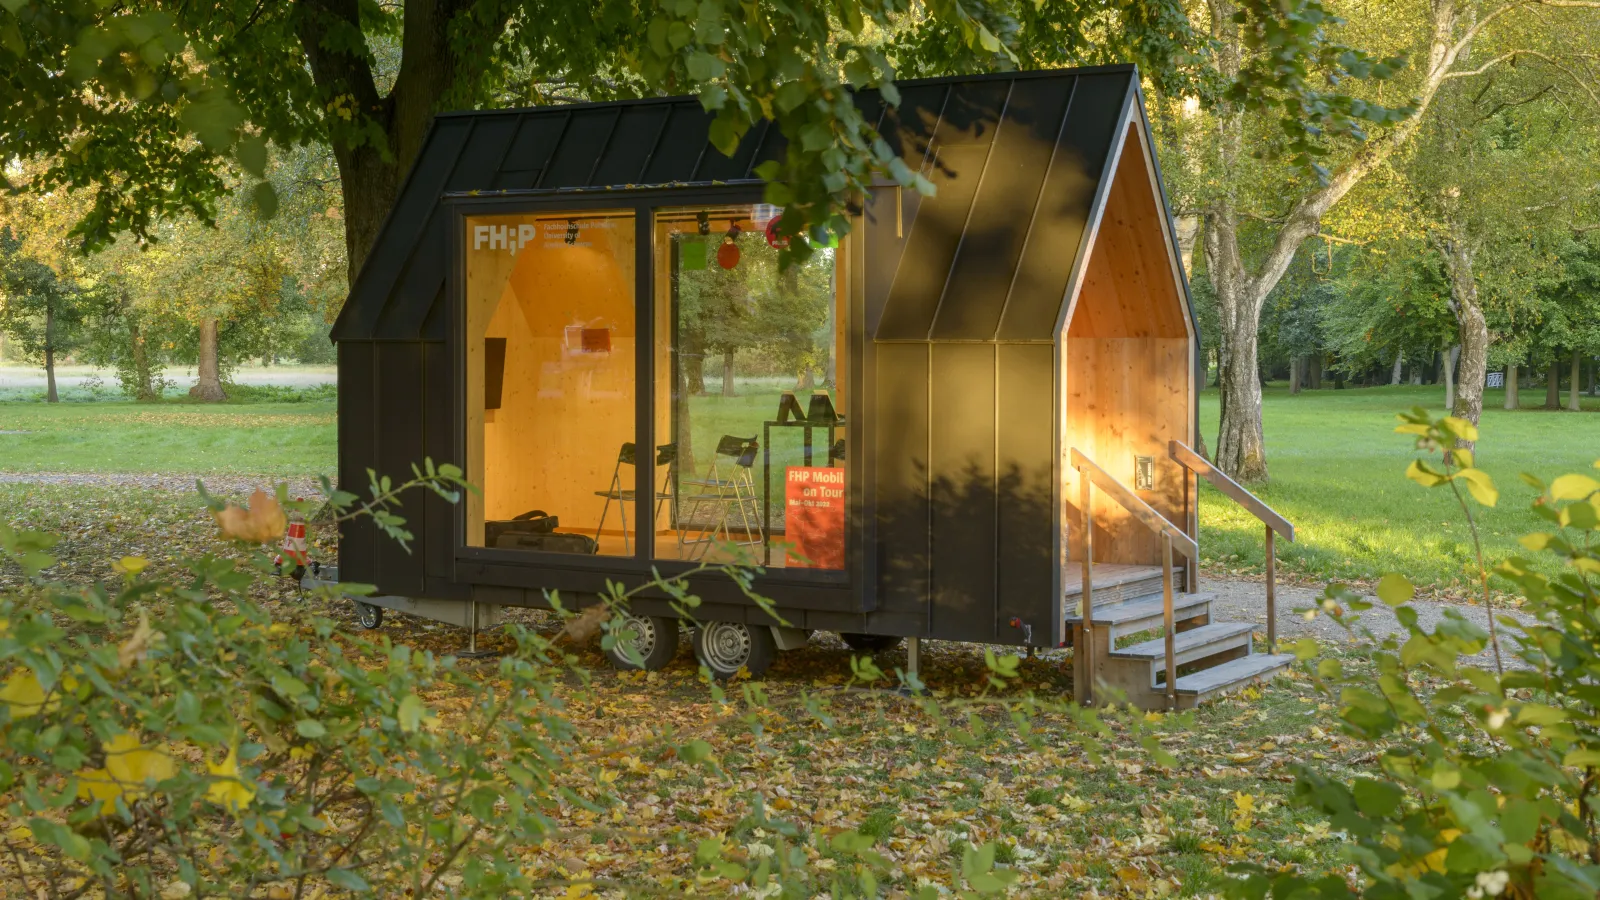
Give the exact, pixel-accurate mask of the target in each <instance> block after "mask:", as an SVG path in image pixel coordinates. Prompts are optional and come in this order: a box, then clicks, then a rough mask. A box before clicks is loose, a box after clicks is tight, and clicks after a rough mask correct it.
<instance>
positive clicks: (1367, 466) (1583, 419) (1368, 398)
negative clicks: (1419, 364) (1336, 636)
mask: <svg viewBox="0 0 1600 900" xmlns="http://www.w3.org/2000/svg"><path fill="white" fill-rule="evenodd" d="M1443 395H1444V391H1443V389H1442V388H1439V387H1434V386H1423V387H1409V386H1403V387H1382V388H1365V389H1360V390H1354V389H1351V390H1343V391H1336V390H1330V389H1324V390H1320V391H1307V392H1304V393H1301V394H1300V395H1298V396H1294V395H1291V394H1289V392H1288V390H1287V388H1286V387H1283V386H1281V385H1272V386H1269V387H1268V388H1267V390H1266V392H1265V396H1264V398H1263V401H1262V403H1263V409H1262V416H1263V420H1264V423H1265V430H1266V438H1267V465H1268V468H1269V469H1270V472H1271V476H1272V479H1271V483H1270V484H1268V485H1266V486H1264V487H1261V488H1259V489H1257V490H1256V493H1257V494H1258V495H1259V496H1260V497H1261V498H1262V499H1263V500H1265V501H1266V502H1267V503H1268V504H1270V505H1271V506H1273V507H1274V508H1275V509H1277V510H1278V511H1279V512H1281V513H1283V514H1284V516H1286V517H1287V518H1288V519H1289V520H1290V521H1292V522H1293V523H1294V524H1295V529H1296V536H1297V540H1296V542H1295V543H1293V544H1288V543H1285V542H1281V541H1280V542H1279V546H1278V553H1279V558H1280V560H1281V564H1280V567H1281V568H1282V569H1285V570H1287V571H1289V572H1290V573H1293V574H1295V575H1298V576H1300V577H1303V578H1306V579H1308V580H1325V579H1331V578H1340V579H1364V578H1372V577H1376V576H1378V575H1381V574H1383V573H1384V572H1391V571H1399V572H1404V573H1406V574H1407V575H1408V576H1410V577H1411V578H1412V579H1413V580H1414V581H1417V582H1418V583H1424V582H1426V583H1429V584H1432V585H1434V586H1435V587H1437V588H1440V589H1444V590H1446V591H1447V592H1451V593H1456V592H1460V591H1461V590H1462V589H1464V588H1465V586H1466V585H1467V584H1468V580H1469V579H1468V576H1467V574H1466V567H1467V566H1469V565H1470V564H1471V563H1472V559H1473V551H1472V539H1471V534H1470V532H1469V531H1468V529H1467V526H1466V524H1465V522H1464V521H1463V519H1462V516H1461V511H1460V509H1459V507H1457V506H1456V501H1455V499H1454V497H1453V496H1452V495H1451V493H1450V492H1449V491H1448V490H1446V489H1442V488H1441V489H1434V490H1427V489H1424V488H1422V487H1420V486H1418V485H1417V484H1415V483H1414V482H1412V481H1409V480H1408V479H1406V477H1405V474H1404V473H1405V468H1406V465H1407V463H1408V462H1409V460H1410V459H1411V458H1412V457H1413V456H1414V455H1415V454H1414V450H1413V445H1412V440H1411V438H1409V437H1406V436H1404V435H1398V434H1395V433H1394V426H1395V419H1394V414H1395V413H1397V412H1400V411H1402V410H1407V409H1410V408H1411V407H1412V406H1423V407H1427V408H1430V409H1432V410H1433V411H1434V412H1435V414H1437V413H1438V412H1440V411H1442V409H1443V405H1444V396H1443ZM1523 397H1524V399H1525V401H1529V402H1534V403H1538V402H1542V401H1543V392H1542V391H1540V392H1539V393H1538V394H1537V395H1535V394H1534V393H1533V392H1531V391H1530V392H1524V394H1523ZM1217 399H1218V398H1217V394H1216V392H1215V391H1207V392H1206V393H1204V394H1202V395H1201V399H1200V423H1201V429H1202V433H1203V434H1204V435H1205V437H1206V441H1207V445H1208V449H1210V450H1213V451H1214V450H1215V449H1216V446H1215V441H1216V436H1217V419H1218V408H1217ZM1563 399H1565V395H1563ZM1584 399H1585V409H1584V411H1583V412H1582V413H1572V412H1552V411H1547V410H1542V409H1523V410H1517V411H1514V412H1507V411H1506V410H1504V409H1502V408H1501V407H1502V404H1503V403H1504V393H1503V392H1501V391H1498V390H1496V391H1489V392H1487V394H1486V395H1485V397H1484V413H1483V421H1482V423H1481V435H1482V439H1481V440H1480V441H1479V444H1478V464H1479V465H1480V466H1481V467H1482V468H1483V469H1484V470H1485V471H1487V472H1488V473H1489V474H1490V475H1492V476H1493V477H1494V481H1495V485H1496V486H1497V487H1499V489H1500V503H1499V505H1498V506H1497V507H1496V508H1494V509H1490V510H1482V511H1481V512H1482V518H1481V526H1482V532H1483V537H1484V549H1485V552H1486V555H1487V557H1488V558H1489V560H1490V561H1491V565H1492V564H1493V561H1494V560H1497V559H1500V558H1503V557H1504V556H1506V555H1507V554H1510V553H1512V552H1516V551H1517V550H1518V549H1519V548H1518V547H1517V545H1516V539H1517V537H1518V536H1520V535H1522V534H1525V533H1527V532H1530V531H1538V530H1543V528H1544V526H1545V524H1546V523H1544V522H1543V520H1541V519H1538V518H1537V517H1536V516H1534V515H1533V513H1532V512H1531V511H1530V509H1529V504H1530V503H1531V501H1532V500H1533V498H1534V496H1535V491H1534V490H1533V488H1531V487H1529V486H1528V485H1526V484H1524V483H1523V482H1522V481H1521V479H1519V478H1518V477H1517V476H1518V474H1519V473H1522V472H1528V473H1531V474H1533V475H1536V476H1538V477H1540V478H1543V479H1544V480H1545V481H1549V480H1550V479H1552V478H1554V477H1555V476H1557V475H1561V474H1564V473H1567V472H1579V471H1592V469H1591V466H1592V465H1593V464H1594V462H1595V460H1596V459H1597V458H1600V414H1597V413H1600V399H1597V398H1584ZM1200 523H1201V541H1200V546H1201V551H1202V553H1203V554H1204V555H1205V557H1206V559H1208V560H1209V561H1210V566H1211V567H1212V568H1224V569H1228V570H1238V569H1244V570H1247V571H1258V570H1260V568H1261V566H1262V564H1263V562H1264V556H1263V550H1262V532H1261V526H1260V523H1259V522H1257V520H1256V519H1255V518H1254V517H1253V516H1251V515H1249V514H1248V513H1245V512H1244V511H1243V510H1242V509H1240V508H1239V507H1238V506H1236V505H1235V504H1233V503H1232V502H1231V501H1229V500H1227V499H1226V498H1225V497H1223V496H1221V495H1220V494H1218V493H1216V492H1215V491H1210V490H1206V491H1205V492H1204V493H1203V495H1202V499H1201V505H1200Z"/></svg>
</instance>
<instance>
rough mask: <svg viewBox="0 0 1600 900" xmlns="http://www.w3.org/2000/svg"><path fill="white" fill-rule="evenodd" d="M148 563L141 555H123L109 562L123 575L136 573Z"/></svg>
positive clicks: (141, 570) (142, 569)
mask: <svg viewBox="0 0 1600 900" xmlns="http://www.w3.org/2000/svg"><path fill="white" fill-rule="evenodd" d="M149 565H150V560H148V559H145V558H144V557H142V556H124V557H123V558H121V559H119V560H117V561H116V562H114V563H112V564H111V568H112V569H113V570H114V571H116V572H120V573H121V574H124V575H137V574H139V573H140V572H143V571H144V570H145V567H147V566H149Z"/></svg>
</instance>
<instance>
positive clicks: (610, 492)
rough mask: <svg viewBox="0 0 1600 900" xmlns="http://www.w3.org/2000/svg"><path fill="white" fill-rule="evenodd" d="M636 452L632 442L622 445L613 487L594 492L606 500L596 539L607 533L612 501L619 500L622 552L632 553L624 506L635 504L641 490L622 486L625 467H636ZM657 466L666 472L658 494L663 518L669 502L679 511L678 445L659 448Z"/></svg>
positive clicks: (612, 483) (657, 511) (658, 502)
mask: <svg viewBox="0 0 1600 900" xmlns="http://www.w3.org/2000/svg"><path fill="white" fill-rule="evenodd" d="M635 453H636V451H635V449H634V445H633V442H632V441H629V442H628V443H626V444H623V445H622V451H621V452H620V453H618V454H617V464H616V465H615V466H614V467H612V469H611V486H610V487H609V488H607V489H605V490H603V491H595V492H594V495H595V496H596V497H604V498H606V503H605V505H604V506H602V507H600V524H599V525H597V526H595V529H594V539H595V541H596V542H598V541H599V540H600V533H601V532H602V531H604V530H605V527H606V516H607V515H609V514H610V513H611V501H613V500H615V501H617V512H618V514H620V515H621V516H622V552H623V553H625V554H631V553H632V552H633V545H632V544H631V543H630V542H629V540H628V507H627V506H626V505H625V504H628V503H633V502H634V501H636V500H637V499H638V493H639V492H638V491H636V490H634V489H632V488H625V487H623V486H622V485H623V481H622V467H623V466H632V465H635V462H634V460H635V459H636V456H635ZM656 465H657V466H658V467H660V466H665V467H666V473H665V474H664V475H663V476H662V478H661V490H659V491H657V492H656V512H655V517H656V518H658V519H659V518H660V517H661V505H662V504H663V503H666V502H667V501H668V500H672V501H673V509H674V510H676V509H677V490H676V488H675V487H674V481H675V479H674V478H673V476H674V475H676V474H677V471H678V447H677V445H676V444H662V445H661V446H659V447H657V448H656ZM628 483H629V484H632V483H633V480H632V479H631V478H630V479H629V480H628Z"/></svg>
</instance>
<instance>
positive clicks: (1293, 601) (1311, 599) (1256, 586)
mask: <svg viewBox="0 0 1600 900" xmlns="http://www.w3.org/2000/svg"><path fill="white" fill-rule="evenodd" d="M1200 589H1201V590H1202V591H1210V592H1213V593H1215V594H1216V595H1217V599H1216V602H1215V603H1213V604H1212V607H1211V609H1212V612H1211V616H1212V618H1213V619H1214V620H1218V621H1224V622H1255V623H1256V624H1258V625H1260V626H1261V627H1262V628H1266V625H1267V588H1266V583H1265V582H1261V581H1246V580H1242V579H1228V578H1208V577H1206V576H1205V575H1203V574H1202V575H1201V576H1200ZM1321 594H1322V592H1321V591H1320V590H1313V589H1311V588H1306V587H1295V586H1289V585H1279V586H1278V637H1279V639H1284V638H1289V639H1294V638H1300V637H1306V636H1310V637H1314V638H1316V639H1317V640H1319V641H1323V642H1325V643H1345V642H1347V641H1348V640H1349V635H1348V633H1347V632H1346V631H1345V630H1344V629H1343V628H1340V627H1339V626H1338V624H1336V623H1335V622H1334V621H1333V620H1332V619H1330V618H1328V617H1327V616H1325V615H1317V616H1316V617H1315V618H1312V619H1310V620H1309V621H1308V620H1307V619H1306V618H1305V617H1304V616H1303V615H1301V614H1299V613H1296V612H1295V610H1297V609H1305V608H1307V607H1313V606H1316V605H1317V601H1318V598H1319V597H1320V596H1321ZM1367 599H1368V600H1371V601H1372V603H1373V604H1374V605H1373V608H1372V609H1370V610H1368V611H1367V612H1366V613H1363V614H1362V623H1363V624H1365V625H1366V626H1367V627H1368V628H1370V629H1371V630H1372V633H1373V634H1375V635H1378V636H1380V637H1383V636H1388V635H1405V634H1407V633H1408V632H1407V631H1406V629H1405V627H1404V626H1402V625H1401V624H1400V622H1399V620H1397V619H1396V618H1395V617H1394V611H1393V610H1391V609H1390V608H1389V607H1388V606H1386V605H1384V604H1383V602H1382V601H1380V600H1379V599H1378V598H1377V597H1373V596H1368V597H1367ZM1411 605H1412V606H1413V607H1414V608H1415V609H1416V611H1417V621H1418V624H1420V625H1421V626H1422V627H1424V628H1427V629H1430V630H1431V629H1432V628H1433V627H1434V626H1435V625H1437V624H1438V623H1439V622H1440V621H1441V620H1442V619H1443V618H1444V613H1445V611H1446V610H1452V609H1453V610H1456V611H1457V612H1459V613H1461V615H1463V616H1465V617H1466V618H1467V619H1468V620H1469V621H1471V622H1474V623H1476V624H1477V625H1478V626H1479V627H1482V628H1484V629H1487V628H1488V627H1489V617H1488V615H1487V613H1486V612H1485V610H1484V609H1483V607H1481V606H1466V605H1463V604H1456V603H1437V602H1434V601H1431V600H1416V601H1413V602H1412V604H1411ZM1496 614H1497V615H1500V614H1504V615H1510V616H1512V617H1514V618H1516V619H1517V620H1518V621H1520V622H1532V621H1534V619H1533V617H1532V616H1529V615H1526V614H1524V613H1519V612H1513V611H1510V610H1496ZM1500 640H1501V643H1500V650H1501V656H1502V658H1503V659H1504V661H1505V663H1506V665H1507V666H1508V667H1509V666H1511V665H1512V662H1513V661H1512V658H1511V650H1512V646H1511V645H1510V644H1509V643H1508V642H1507V636H1506V635H1505V634H1504V633H1503V632H1502V633H1501V636H1500ZM1472 662H1473V663H1474V664H1477V665H1483V666H1493V665H1494V654H1493V652H1492V651H1491V650H1490V649H1488V648H1485V649H1484V651H1483V652H1482V653H1480V654H1478V655H1477V656H1476V657H1473V658H1472Z"/></svg>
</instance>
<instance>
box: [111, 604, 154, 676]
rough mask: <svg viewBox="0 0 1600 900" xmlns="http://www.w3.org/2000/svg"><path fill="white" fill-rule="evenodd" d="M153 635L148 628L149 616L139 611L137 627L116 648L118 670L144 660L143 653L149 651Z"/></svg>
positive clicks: (152, 630) (151, 630) (152, 631)
mask: <svg viewBox="0 0 1600 900" xmlns="http://www.w3.org/2000/svg"><path fill="white" fill-rule="evenodd" d="M155 634H156V633H155V630H154V629H152V628H151V627H150V616H149V614H148V613H146V612H145V611H144V610H142V609H141V610H139V627H137V628H135V629H134V630H133V634H131V635H129V636H128V639H127V640H126V641H123V642H122V644H121V646H119V647H117V666H118V668H122V669H126V668H127V667H129V666H131V665H133V664H134V663H136V662H138V661H139V660H141V659H144V654H145V651H146V650H148V649H150V643H151V641H152V639H153V638H154V637H155Z"/></svg>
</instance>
